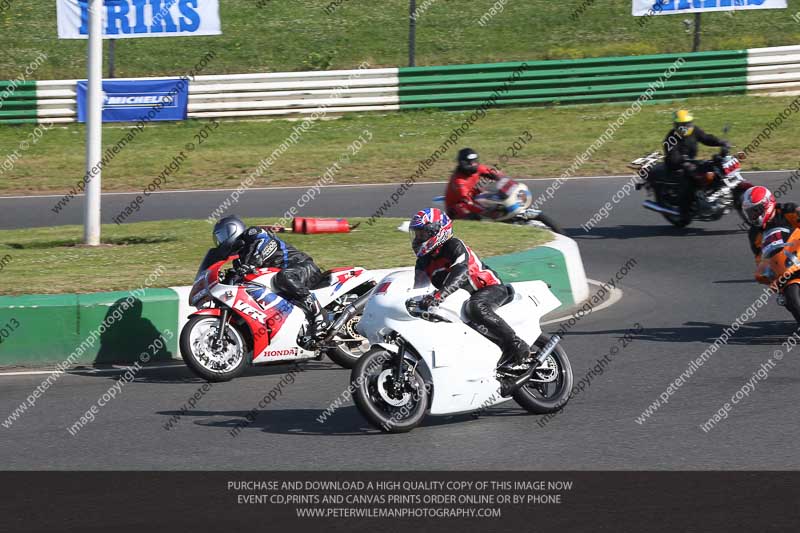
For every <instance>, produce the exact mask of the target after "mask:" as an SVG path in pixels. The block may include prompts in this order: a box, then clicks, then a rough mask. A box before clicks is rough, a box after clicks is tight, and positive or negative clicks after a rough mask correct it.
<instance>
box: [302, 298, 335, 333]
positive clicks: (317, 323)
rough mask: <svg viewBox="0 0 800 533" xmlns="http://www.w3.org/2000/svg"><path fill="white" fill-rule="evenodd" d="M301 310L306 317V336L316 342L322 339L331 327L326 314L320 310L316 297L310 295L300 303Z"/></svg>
mask: <svg viewBox="0 0 800 533" xmlns="http://www.w3.org/2000/svg"><path fill="white" fill-rule="evenodd" d="M301 305H302V307H303V309H304V310H305V312H306V316H308V321H309V323H310V328H309V330H308V336H309V337H311V338H314V339H317V340H320V339H323V338H324V337H325V334H326V333H327V332H328V328H330V327H331V322H330V321H329V320H328V313H327V312H326V311H325V310H324V309H323V308H322V306H321V305H320V303H319V300H317V297H316V296H314V295H313V294H310V295H309V296H308V297H306V298H305V299H304V300H303V301H302V303H301Z"/></svg>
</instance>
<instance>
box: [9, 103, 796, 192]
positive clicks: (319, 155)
mask: <svg viewBox="0 0 800 533" xmlns="http://www.w3.org/2000/svg"><path fill="white" fill-rule="evenodd" d="M792 99H793V97H756V96H729V97H716V98H691V99H688V100H686V101H682V102H680V103H678V102H667V103H657V104H652V105H647V106H644V107H643V109H642V111H641V112H640V113H639V114H637V115H635V116H633V117H632V118H631V119H630V120H628V121H627V122H626V123H625V125H624V126H623V127H622V128H620V129H619V130H618V131H617V132H616V134H615V136H614V138H613V139H612V140H611V141H609V142H607V143H606V144H605V145H604V146H603V147H602V148H601V149H600V150H599V151H598V152H596V153H595V155H594V157H593V158H592V159H591V160H590V161H588V162H586V163H585V164H584V165H583V166H582V167H581V168H580V170H579V172H578V174H579V175H587V174H610V173H613V174H616V173H627V172H629V170H628V169H627V168H626V164H627V163H628V162H629V161H630V160H632V159H634V158H636V157H639V156H641V155H643V154H644V153H647V152H649V151H652V150H658V149H660V145H661V141H662V140H663V138H664V136H665V134H666V133H667V131H668V129H669V127H670V125H671V120H672V119H671V113H672V111H673V110H674V109H675V107H676V106H678V105H685V106H688V107H689V108H690V109H692V111H693V112H694V114H695V116H696V117H697V122H698V124H700V125H701V126H702V127H703V128H704V129H706V130H707V131H710V132H712V133H717V134H721V131H722V128H723V126H724V125H725V124H730V125H731V127H732V129H731V131H730V133H729V135H728V137H729V139H730V141H731V142H732V143H733V144H734V145H736V146H737V147H739V148H743V147H744V146H746V145H747V144H749V143H750V142H751V140H752V139H753V138H755V137H756V136H757V135H758V133H759V132H760V131H761V130H762V129H763V128H764V127H765V124H766V122H767V121H771V120H773V119H774V117H775V115H776V113H778V112H780V111H781V110H783V109H784V108H785V107H786V106H787V105H788V104H789V103H790V102H791V101H792ZM626 108H627V104H603V105H584V106H574V107H547V108H541V107H539V108H513V109H494V110H491V111H490V112H489V113H487V115H486V116H485V118H482V119H480V120H479V121H477V122H476V123H475V124H474V125H473V126H472V128H471V129H470V130H469V131H468V133H467V134H466V135H465V136H464V137H463V138H461V139H460V140H459V145H461V146H472V147H473V148H475V149H477V150H478V151H479V152H480V153H481V154H482V156H483V160H484V161H485V162H487V163H496V162H498V160H499V158H500V156H502V155H503V154H504V153H506V149H507V148H508V147H509V146H510V145H511V144H512V143H513V142H514V141H515V140H517V139H518V137H519V136H520V135H523V132H524V131H529V132H530V134H531V135H532V136H533V140H532V141H531V142H529V143H528V144H527V145H526V146H524V147H523V148H522V150H520V151H519V152H518V154H517V157H513V158H511V159H510V160H509V161H508V163H507V164H506V165H503V170H505V171H507V172H508V173H510V174H512V175H515V176H523V177H547V176H558V175H560V174H561V173H562V172H563V171H564V170H565V169H566V168H568V167H569V166H570V165H571V163H572V161H573V160H574V159H575V157H576V156H577V155H578V154H580V153H583V152H584V151H585V150H586V149H587V148H588V147H589V146H590V145H591V144H592V143H593V142H595V140H596V139H597V138H598V137H599V136H600V135H601V134H602V133H603V132H604V131H605V129H606V128H607V125H608V123H609V122H613V121H615V120H616V119H617V118H618V117H619V116H620V114H621V113H622V112H623V111H625V110H626ZM468 114H469V113H465V112H445V111H415V112H403V113H393V114H389V115H377V114H364V115H345V116H344V117H342V118H340V119H337V120H325V121H318V122H315V123H314V126H313V127H312V128H311V129H309V130H308V131H307V132H306V133H305V134H304V135H303V136H302V137H301V138H300V140H299V141H298V143H297V144H296V145H294V146H291V147H290V148H289V149H288V150H286V152H284V153H283V155H281V156H280V157H279V158H278V159H277V161H276V162H275V163H274V164H273V166H272V167H271V168H270V169H268V170H267V171H266V172H265V173H264V175H263V176H262V177H261V178H258V179H257V180H256V181H255V183H254V184H253V186H257V187H264V186H272V185H278V186H280V185H283V186H286V185H304V184H311V183H314V182H316V181H317V180H318V179H319V177H320V176H321V175H322V174H324V173H325V171H326V169H327V168H328V167H329V166H330V165H331V164H332V163H334V162H335V161H337V160H339V157H340V155H342V154H344V153H347V152H348V148H347V147H348V145H350V143H352V142H353V141H354V140H355V139H356V138H357V137H359V135H361V134H362V132H363V131H364V130H369V131H370V132H371V133H372V140H371V141H370V142H369V143H368V144H366V146H364V148H363V149H361V151H359V152H358V154H357V155H355V156H354V157H352V158H351V159H350V162H349V163H348V164H346V165H342V168H341V170H340V171H339V172H338V173H337V174H336V176H335V182H336V183H339V184H343V183H376V182H400V181H401V180H402V179H404V178H405V177H406V176H409V175H411V174H413V173H414V171H415V169H416V167H417V165H418V164H419V161H420V160H423V159H425V158H427V157H430V155H431V153H432V152H433V151H434V150H435V149H436V148H437V147H438V146H439V145H440V144H441V143H442V142H443V141H444V140H445V139H447V137H448V136H449V135H450V133H451V131H452V129H453V128H455V127H458V126H460V125H461V124H462V123H463V121H464V119H465V117H467V116H468ZM203 124H204V123H201V122H195V121H189V122H183V123H180V122H179V123H161V124H153V125H150V126H147V128H146V129H145V131H144V132H143V133H141V134H140V135H139V136H138V137H137V138H136V140H135V141H134V143H132V145H129V146H127V147H126V148H125V149H123V150H122V151H121V152H120V153H119V155H118V156H117V157H116V159H114V160H113V161H112V162H111V164H110V165H108V166H107V167H105V168H104V170H103V190H104V191H135V190H142V189H143V188H144V187H145V186H147V184H148V183H150V182H151V181H152V180H153V178H154V177H155V176H157V175H158V174H159V173H160V172H161V171H162V170H163V168H164V166H165V165H167V164H169V163H170V162H171V161H172V159H173V157H175V155H176V153H177V152H178V151H180V150H184V152H185V154H186V156H187V160H186V161H185V163H184V164H183V166H182V168H181V169H180V171H179V172H178V173H177V174H176V175H174V176H172V177H170V178H168V181H167V183H166V186H165V187H164V188H166V189H198V188H210V187H227V188H235V187H237V186H239V184H240V183H241V181H242V180H243V179H244V178H245V177H246V176H247V175H248V174H249V173H250V172H251V171H252V170H253V169H254V168H255V167H256V166H257V165H258V162H259V161H260V160H261V159H262V158H264V157H267V156H268V155H269V154H270V153H272V151H273V150H275V149H276V148H277V147H278V146H279V145H280V143H281V142H282V141H283V140H284V139H285V138H286V137H287V136H288V135H289V134H290V133H291V131H292V128H293V127H295V125H296V124H297V123H296V122H292V121H287V120H273V121H229V122H221V123H220V126H219V128H217V129H216V130H214V131H213V133H212V135H211V136H210V138H209V140H208V141H206V142H205V143H204V144H202V145H201V146H200V147H199V148H198V149H197V150H195V151H194V152H186V151H185V149H184V145H185V143H187V142H194V141H195V139H194V133H195V132H196V131H198V130H200V129H201V128H202V127H203ZM31 130H32V127H31V126H13V127H11V126H5V127H3V126H0V154H6V153H11V152H12V151H13V150H15V149H17V148H18V147H19V143H20V141H21V140H25V139H26V138H27V133H28V132H29V131H31ZM126 131H127V129H126V128H123V127H120V126H119V125H116V126H112V125H107V126H105V127H104V141H105V144H106V146H111V145H113V144H114V143H115V142H117V140H118V139H119V138H120V137H123V136H124V134H125V133H126ZM84 133H85V128H84V126H83V125H79V124H72V125H67V126H63V127H62V126H58V127H54V128H53V129H51V130H49V131H47V132H45V134H44V136H43V137H42V139H41V140H40V141H39V142H38V143H37V144H35V145H33V146H31V147H30V148H29V149H28V150H27V151H25V152H22V153H21V157H20V159H19V160H18V161H16V163H15V164H14V165H13V168H12V169H11V170H10V171H8V172H5V173H4V174H2V179H0V194H9V193H15V192H20V193H41V192H50V193H55V194H63V193H66V192H67V191H68V190H69V188H70V187H72V186H74V184H75V183H76V182H77V181H78V180H79V179H80V178H81V177H82V175H83V172H84V170H83V169H84V137H85V135H84ZM798 137H800V114H793V115H790V116H789V118H788V119H787V120H786V121H784V122H783V124H782V125H781V126H780V128H779V129H778V131H776V132H775V133H773V135H772V137H771V138H770V139H769V140H767V141H765V142H763V143H761V145H760V146H759V149H758V150H757V151H756V152H755V153H754V154H752V157H751V158H750V159H748V161H747V162H745V163H744V168H745V170H765V169H781V168H796V167H797V165H798V154H797V149H796V144H797V138H798ZM454 152H455V149H454V148H450V150H449V153H446V154H444V155H443V156H442V157H441V159H440V160H439V161H438V162H437V163H435V164H434V165H433V166H432V168H430V169H429V170H428V171H427V172H426V174H425V175H424V176H423V178H422V181H436V180H444V179H446V178H447V177H448V176H449V174H450V172H451V170H452V167H453V162H452V160H453V158H454V157H455V153H454ZM711 153H712V149H709V148H703V150H702V151H701V155H702V154H705V155H709V154H711Z"/></svg>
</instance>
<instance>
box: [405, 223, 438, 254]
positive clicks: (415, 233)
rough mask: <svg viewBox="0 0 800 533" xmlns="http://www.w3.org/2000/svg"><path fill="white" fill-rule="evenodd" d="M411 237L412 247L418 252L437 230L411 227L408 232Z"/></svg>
mask: <svg viewBox="0 0 800 533" xmlns="http://www.w3.org/2000/svg"><path fill="white" fill-rule="evenodd" d="M408 235H409V237H410V238H411V248H412V249H413V250H414V251H415V252H416V251H418V250H419V249H420V248H422V245H423V244H425V242H426V241H427V240H428V239H430V238H431V237H433V236H435V235H436V232H435V231H433V230H431V229H429V228H411V229H410V230H409V232H408Z"/></svg>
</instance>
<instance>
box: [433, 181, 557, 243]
mask: <svg viewBox="0 0 800 533" xmlns="http://www.w3.org/2000/svg"><path fill="white" fill-rule="evenodd" d="M481 191H482V192H480V193H479V194H477V195H475V197H474V198H473V201H474V202H475V204H477V205H479V206H481V208H482V213H481V216H482V217H483V218H486V219H488V220H494V221H497V222H505V223H508V224H521V225H527V226H537V227H541V228H547V229H550V230H552V231H554V232H556V233H560V234H562V235H563V233H564V230H562V229H561V227H560V226H559V225H558V224H556V222H555V221H554V220H553V219H551V218H550V217H548V216H547V215H545V214H544V213H543V212H542V211H541V210H540V209H534V208H532V207H531V204H532V202H533V196H532V195H531V191H530V189H528V186H527V185H525V184H524V183H521V182H519V181H516V180H514V179H511V178H508V177H502V178H499V179H498V180H496V181H490V182H489V183H487V184H486V185H484V186H482V187H481ZM433 201H434V203H439V204H443V203H444V202H445V197H444V196H436V197H434V198H433Z"/></svg>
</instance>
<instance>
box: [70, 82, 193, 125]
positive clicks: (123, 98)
mask: <svg viewBox="0 0 800 533" xmlns="http://www.w3.org/2000/svg"><path fill="white" fill-rule="evenodd" d="M86 94H87V91H86V81H85V80H83V81H79V82H78V122H86ZM188 108H189V80H188V79H187V78H171V79H164V80H103V122H138V121H140V120H146V121H154V120H186V114H187V111H188Z"/></svg>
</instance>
